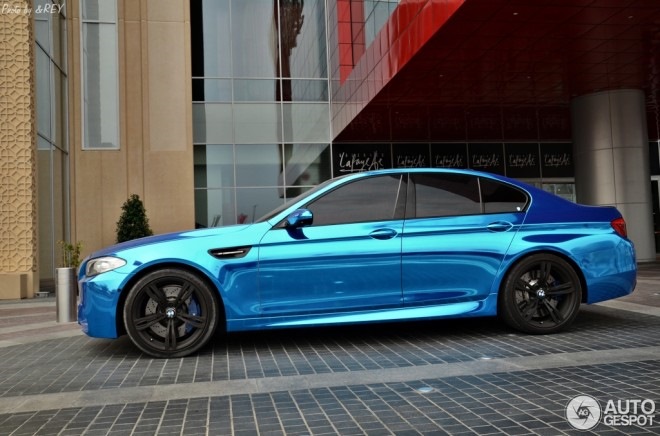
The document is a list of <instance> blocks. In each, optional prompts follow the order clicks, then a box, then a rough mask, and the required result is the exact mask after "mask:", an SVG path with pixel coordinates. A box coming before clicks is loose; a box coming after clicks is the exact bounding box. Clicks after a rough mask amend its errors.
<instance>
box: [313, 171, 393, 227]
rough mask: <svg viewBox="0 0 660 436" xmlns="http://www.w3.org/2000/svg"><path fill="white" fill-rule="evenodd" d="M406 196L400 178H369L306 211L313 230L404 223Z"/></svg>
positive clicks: (333, 193) (332, 195) (315, 203)
mask: <svg viewBox="0 0 660 436" xmlns="http://www.w3.org/2000/svg"><path fill="white" fill-rule="evenodd" d="M400 192H401V194H400V195H401V198H399V193H400ZM405 192H406V184H405V183H402V176H401V175H398V174H397V175H392V176H378V177H370V178H368V179H361V180H357V181H355V182H352V183H349V184H347V185H343V186H340V187H339V188H337V189H335V190H334V191H332V192H329V193H328V194H326V195H324V196H323V197H321V198H319V199H317V200H315V201H313V202H312V203H310V204H308V205H307V208H308V209H309V210H311V211H312V213H313V214H314V224H313V225H314V226H323V225H329V224H345V223H358V222H366V221H385V220H392V219H403V210H404V207H403V205H404V204H405V203H404V202H405V198H403V197H405Z"/></svg>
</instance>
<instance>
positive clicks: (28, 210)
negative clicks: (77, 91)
mask: <svg viewBox="0 0 660 436" xmlns="http://www.w3.org/2000/svg"><path fill="white" fill-rule="evenodd" d="M31 8H32V2H31V1H24V0H6V1H4V2H3V3H0V299H14V298H28V297H32V296H33V295H34V289H35V287H36V286H38V283H39V280H38V272H37V177H36V175H37V171H36V150H35V142H36V112H35V83H34V77H35V75H34V37H33V33H32V32H33V30H32V17H31Z"/></svg>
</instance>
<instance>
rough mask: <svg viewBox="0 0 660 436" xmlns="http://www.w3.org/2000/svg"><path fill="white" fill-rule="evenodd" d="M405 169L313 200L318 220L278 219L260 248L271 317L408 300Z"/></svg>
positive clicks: (265, 309) (263, 294) (262, 287)
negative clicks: (404, 285) (288, 223)
mask: <svg viewBox="0 0 660 436" xmlns="http://www.w3.org/2000/svg"><path fill="white" fill-rule="evenodd" d="M405 195H406V183H405V181H404V176H403V175H401V174H393V175H381V176H376V177H369V178H363V179H358V180H357V181H353V182H350V183H347V184H344V185H341V186H340V187H338V188H336V189H334V190H333V191H331V192H329V193H327V194H325V195H324V196H322V197H321V198H319V199H316V200H314V201H313V202H312V203H310V204H308V205H306V208H307V209H309V210H310V211H312V213H313V216H314V218H313V224H312V225H311V226H306V227H302V228H298V229H294V230H291V229H287V228H282V226H276V227H275V228H273V229H272V230H270V231H269V232H268V233H267V234H266V235H265V236H264V238H263V240H262V241H261V244H260V249H259V292H260V300H261V313H262V315H263V316H285V315H306V314H318V313H332V312H339V311H360V310H373V309H382V308H392V307H399V306H401V232H402V230H403V218H404V209H405Z"/></svg>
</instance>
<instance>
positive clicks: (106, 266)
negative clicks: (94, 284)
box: [85, 257, 126, 277]
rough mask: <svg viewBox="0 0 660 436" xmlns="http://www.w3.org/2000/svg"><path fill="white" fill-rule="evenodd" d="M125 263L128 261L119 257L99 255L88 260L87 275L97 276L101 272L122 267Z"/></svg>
mask: <svg viewBox="0 0 660 436" xmlns="http://www.w3.org/2000/svg"><path fill="white" fill-rule="evenodd" d="M124 265H126V261H125V260H124V259H120V258H118V257H98V258H96V259H92V260H90V261H89V262H87V267H86V268H85V275H86V276H87V277H93V276H97V275H99V274H103V273H104V272H108V271H112V270H113V269H117V268H120V267H122V266H124Z"/></svg>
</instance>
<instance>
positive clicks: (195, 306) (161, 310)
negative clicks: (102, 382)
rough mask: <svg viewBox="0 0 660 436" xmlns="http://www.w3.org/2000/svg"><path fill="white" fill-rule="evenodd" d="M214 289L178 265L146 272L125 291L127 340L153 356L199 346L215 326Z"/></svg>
mask: <svg viewBox="0 0 660 436" xmlns="http://www.w3.org/2000/svg"><path fill="white" fill-rule="evenodd" d="M217 298H218V297H217V294H216V292H215V291H214V290H212V289H210V288H209V286H208V285H207V284H206V283H205V282H204V281H202V280H200V279H199V277H197V276H196V275H194V274H192V273H190V272H188V271H184V270H179V269H169V268H168V269H162V270H157V271H154V272H152V273H149V274H147V275H146V276H145V277H143V278H142V279H140V280H139V281H138V282H137V283H136V284H135V286H133V288H132V289H131V290H130V291H129V294H128V297H127V298H126V304H125V305H124V324H125V326H126V331H127V332H128V336H129V337H130V338H131V341H133V343H134V344H135V345H136V346H137V347H138V348H139V349H140V350H142V351H143V352H145V353H147V354H149V355H151V356H155V357H183V356H187V355H189V354H192V353H194V352H196V351H197V350H199V349H200V348H201V347H203V346H204V345H205V344H206V343H207V342H208V341H209V339H210V338H211V337H212V336H213V333H214V332H215V330H216V328H217V326H218V303H217Z"/></svg>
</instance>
